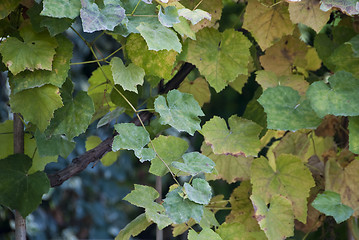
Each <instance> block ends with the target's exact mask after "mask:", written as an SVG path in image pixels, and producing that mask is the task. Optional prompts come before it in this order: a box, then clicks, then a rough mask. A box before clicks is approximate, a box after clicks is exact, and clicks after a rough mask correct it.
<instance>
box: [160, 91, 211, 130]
mask: <svg viewBox="0 0 359 240" xmlns="http://www.w3.org/2000/svg"><path fill="white" fill-rule="evenodd" d="M166 100H167V101H166ZM154 105H155V110H156V112H158V113H159V114H160V116H161V118H160V121H161V123H162V124H169V125H171V126H172V127H174V128H176V129H177V130H178V131H185V132H188V133H189V134H191V135H193V134H194V133H195V131H198V130H200V129H201V126H200V125H199V124H200V122H201V120H200V119H199V117H198V116H204V113H203V112H202V109H201V107H200V106H199V105H198V102H197V101H196V100H195V99H194V97H193V96H192V95H191V94H188V93H181V92H180V91H178V90H171V91H170V92H169V93H168V94H167V99H166V98H165V97H163V96H159V97H157V98H156V100H155V103H154Z"/></svg>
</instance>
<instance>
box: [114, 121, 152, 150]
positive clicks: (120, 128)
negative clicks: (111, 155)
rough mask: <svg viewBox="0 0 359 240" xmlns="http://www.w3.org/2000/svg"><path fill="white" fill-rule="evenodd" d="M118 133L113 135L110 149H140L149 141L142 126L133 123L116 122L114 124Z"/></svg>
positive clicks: (148, 136)
mask: <svg viewBox="0 0 359 240" xmlns="http://www.w3.org/2000/svg"><path fill="white" fill-rule="evenodd" d="M115 129H116V131H117V132H118V133H119V135H117V136H115V138H114V139H113V143H112V151H114V152H116V151H118V150H120V149H127V150H140V149H142V148H143V147H144V146H145V145H146V144H148V143H149V142H150V135H149V134H148V132H147V131H146V130H145V129H144V128H143V127H142V126H136V125H135V124H134V123H118V124H116V125H115Z"/></svg>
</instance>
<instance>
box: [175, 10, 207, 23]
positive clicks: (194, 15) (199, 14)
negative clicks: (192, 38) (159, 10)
mask: <svg viewBox="0 0 359 240" xmlns="http://www.w3.org/2000/svg"><path fill="white" fill-rule="evenodd" d="M178 14H179V15H180V16H182V17H184V18H186V19H187V20H190V21H191V23H192V25H196V24H197V23H199V22H200V21H201V20H202V19H208V20H209V21H211V14H209V13H208V12H206V11H203V10H201V9H196V10H193V11H191V10H189V9H188V8H181V9H179V10H178Z"/></svg>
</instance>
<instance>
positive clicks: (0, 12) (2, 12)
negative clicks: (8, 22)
mask: <svg viewBox="0 0 359 240" xmlns="http://www.w3.org/2000/svg"><path fill="white" fill-rule="evenodd" d="M20 2H21V0H3V1H1V3H0V19H3V18H5V17H7V16H8V15H9V14H10V13H11V12H12V11H14V10H15V9H16V7H17V6H18V5H19V3H20Z"/></svg>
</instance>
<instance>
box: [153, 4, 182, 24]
mask: <svg viewBox="0 0 359 240" xmlns="http://www.w3.org/2000/svg"><path fill="white" fill-rule="evenodd" d="M158 20H159V21H160V23H161V24H162V25H163V26H165V27H173V25H174V24H175V23H179V22H180V20H179V15H178V12H177V8H176V7H175V6H168V7H166V8H165V9H164V12H163V11H162V8H161V9H160V11H159V12H158Z"/></svg>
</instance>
